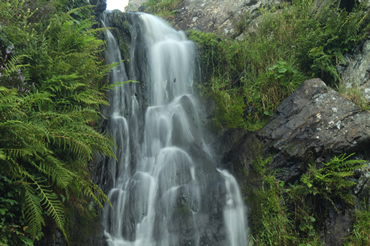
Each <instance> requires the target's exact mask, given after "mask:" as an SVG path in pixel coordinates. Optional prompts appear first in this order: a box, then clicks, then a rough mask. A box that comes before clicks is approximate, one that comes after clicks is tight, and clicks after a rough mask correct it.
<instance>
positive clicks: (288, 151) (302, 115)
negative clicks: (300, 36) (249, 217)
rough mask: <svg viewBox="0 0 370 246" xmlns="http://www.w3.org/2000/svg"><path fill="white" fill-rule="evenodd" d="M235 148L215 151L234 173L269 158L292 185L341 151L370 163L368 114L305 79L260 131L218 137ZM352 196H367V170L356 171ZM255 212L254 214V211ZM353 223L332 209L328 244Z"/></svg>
mask: <svg viewBox="0 0 370 246" xmlns="http://www.w3.org/2000/svg"><path fill="white" fill-rule="evenodd" d="M221 138H222V141H223V142H225V143H231V145H232V146H233V147H231V148H229V149H227V147H225V146H223V147H219V148H218V150H219V152H220V153H222V154H223V155H224V156H223V165H224V167H226V168H229V169H231V170H232V171H233V172H235V173H236V174H238V173H239V174H240V173H243V171H244V169H247V170H251V169H252V163H253V159H254V158H255V155H256V153H257V154H258V153H260V154H262V155H263V156H273V159H272V167H273V169H274V170H279V172H278V174H277V178H278V179H280V180H282V181H285V182H287V183H293V182H294V181H295V180H297V179H299V177H300V175H302V173H304V172H305V171H306V170H307V164H309V163H322V162H327V161H329V160H330V159H331V158H332V157H333V156H335V155H339V154H342V153H347V154H351V153H356V154H355V155H354V156H355V158H358V159H369V154H370V150H369V148H368V146H369V144H370V112H368V111H361V110H360V109H359V108H358V107H357V106H356V105H354V104H353V103H352V102H351V101H349V100H347V99H346V98H344V97H342V96H341V95H339V94H338V93H337V92H336V91H334V90H332V89H330V88H328V87H327V86H326V85H325V83H324V82H323V81H321V80H320V79H312V80H308V81H305V82H304V83H303V84H302V85H301V86H300V87H299V88H298V89H297V90H296V91H295V92H294V93H293V94H292V95H291V96H289V97H288V98H287V99H285V100H284V101H283V103H282V104H281V105H280V106H279V107H278V109H277V112H276V113H275V115H274V116H273V117H272V119H271V121H270V122H269V123H268V124H267V125H266V126H265V127H264V128H263V129H261V130H260V131H259V132H256V133H246V132H244V131H241V132H240V131H237V130H233V131H228V132H226V133H225V134H224V135H223V136H222V137H221ZM356 178H357V183H358V185H357V187H356V188H355V190H354V193H355V194H356V195H357V196H358V197H368V196H369V188H368V185H367V182H368V180H369V172H368V168H366V169H365V170H362V171H359V172H358V175H357V177H356ZM252 212H253V211H252ZM352 223H353V215H352V213H351V211H348V210H343V211H340V213H338V212H337V211H335V210H334V209H332V208H330V211H329V215H328V218H327V220H326V234H325V237H324V240H325V243H326V244H327V245H341V244H343V241H342V240H343V239H344V238H345V237H346V236H348V235H349V229H350V228H351V225H352Z"/></svg>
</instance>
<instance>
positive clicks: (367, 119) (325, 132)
mask: <svg viewBox="0 0 370 246" xmlns="http://www.w3.org/2000/svg"><path fill="white" fill-rule="evenodd" d="M258 137H259V138H260V139H262V141H263V142H264V143H266V145H267V148H266V151H267V152H269V153H275V155H274V159H273V166H274V168H279V169H282V170H284V171H285V172H281V173H280V174H279V175H278V176H279V178H281V179H283V180H286V181H290V180H294V179H295V178H297V177H299V175H300V173H301V172H302V169H303V168H304V167H305V165H306V164H307V162H308V160H311V161H312V162H322V161H327V160H328V159H330V158H331V157H332V156H334V155H338V154H341V153H348V154H349V153H354V152H356V153H358V154H361V153H364V152H368V149H367V148H366V146H367V144H368V143H370V113H369V112H367V111H360V110H359V108H358V107H357V106H356V105H354V104H353V103H352V102H350V101H349V100H347V99H345V98H343V97H341V96H340V95H339V94H338V93H337V92H336V91H334V90H332V89H330V88H328V87H327V86H326V85H325V83H324V82H323V81H321V80H319V79H312V80H308V81H306V82H304V83H303V84H302V85H301V86H300V88H299V89H298V90H297V91H296V92H294V93H293V94H292V95H291V96H289V97H288V98H287V99H285V100H284V101H283V103H282V104H281V105H280V106H279V107H278V109H277V112H276V114H275V115H274V116H273V118H272V120H271V121H270V122H269V123H268V124H267V125H266V126H265V127H264V128H263V129H262V130H261V131H260V132H259V133H258Z"/></svg>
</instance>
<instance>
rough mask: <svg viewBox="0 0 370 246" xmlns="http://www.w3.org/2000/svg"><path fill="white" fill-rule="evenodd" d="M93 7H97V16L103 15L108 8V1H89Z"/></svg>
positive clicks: (95, 9)
mask: <svg viewBox="0 0 370 246" xmlns="http://www.w3.org/2000/svg"><path fill="white" fill-rule="evenodd" d="M89 2H90V4H91V5H95V7H94V12H95V14H96V15H99V14H101V13H102V12H104V10H105V9H106V8H107V0H89Z"/></svg>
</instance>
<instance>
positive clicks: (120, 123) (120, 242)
mask: <svg viewBox="0 0 370 246" xmlns="http://www.w3.org/2000/svg"><path fill="white" fill-rule="evenodd" d="M107 15H109V12H106V13H105V20H104V21H103V22H104V23H105V25H107V26H109V23H108V21H107V20H106V19H107ZM130 15H131V18H132V19H131V22H132V26H133V27H132V30H131V37H132V44H131V57H130V69H129V75H130V76H129V77H130V79H132V80H138V81H139V82H140V83H130V84H125V85H124V86H121V87H119V88H118V89H116V90H114V91H113V92H112V93H111V95H110V102H111V108H110V110H111V111H110V113H109V116H108V122H109V123H108V124H107V125H108V128H109V130H110V132H111V133H112V134H113V136H114V138H115V140H116V143H117V146H118V147H117V149H116V156H117V160H114V159H110V160H108V161H107V163H106V164H105V165H104V168H105V171H104V173H106V175H108V176H109V177H108V178H105V180H110V181H109V183H110V185H111V186H112V188H111V190H110V191H109V194H108V197H109V199H110V201H111V203H112V205H113V207H112V208H111V207H110V206H109V205H106V207H105V209H104V215H103V225H104V228H105V236H106V238H107V242H108V245H111V246H176V245H212V246H216V245H220V246H221V245H227V246H245V245H247V236H246V234H247V228H246V223H245V219H244V218H245V214H244V206H243V203H242V199H241V195H240V192H239V188H238V185H237V183H236V181H235V179H234V178H233V177H232V176H231V175H230V174H229V173H227V172H226V171H218V170H217V169H216V164H215V161H214V160H213V159H212V155H211V151H210V150H209V148H208V146H207V144H206V142H205V140H204V137H203V131H202V129H201V124H200V122H201V121H200V119H199V115H200V108H201V107H199V102H197V100H196V98H195V97H194V95H193V81H194V79H196V78H198V72H197V69H196V67H197V66H196V63H195V58H196V49H195V46H194V44H193V43H192V42H191V41H189V40H187V39H186V36H185V34H184V33H183V32H177V31H175V30H174V29H172V28H171V27H169V26H168V25H167V24H166V23H164V22H163V21H162V20H160V19H159V18H157V17H154V16H151V15H148V14H130ZM106 37H107V49H106V54H107V61H108V62H109V63H112V62H120V61H121V60H122V58H121V56H120V51H119V48H118V45H117V43H116V41H115V39H114V37H113V35H112V34H111V33H110V31H107V32H106ZM139 54H141V55H139ZM127 79H128V78H127V75H126V71H125V66H124V64H123V63H120V65H119V66H118V67H116V68H115V69H114V70H113V72H112V74H111V81H112V82H115V81H124V80H127Z"/></svg>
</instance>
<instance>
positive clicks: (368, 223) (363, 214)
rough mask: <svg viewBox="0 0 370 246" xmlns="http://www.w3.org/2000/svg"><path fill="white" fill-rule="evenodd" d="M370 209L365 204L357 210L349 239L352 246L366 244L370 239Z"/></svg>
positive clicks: (363, 245)
mask: <svg viewBox="0 0 370 246" xmlns="http://www.w3.org/2000/svg"><path fill="white" fill-rule="evenodd" d="M367 199H368V198H367ZM369 234H370V211H369V205H368V204H366V203H365V204H364V205H363V206H362V207H360V208H359V209H357V211H356V222H355V224H354V225H353V230H352V234H351V236H350V238H349V240H348V244H346V245H350V246H365V245H368V244H369V240H370V235H369Z"/></svg>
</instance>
